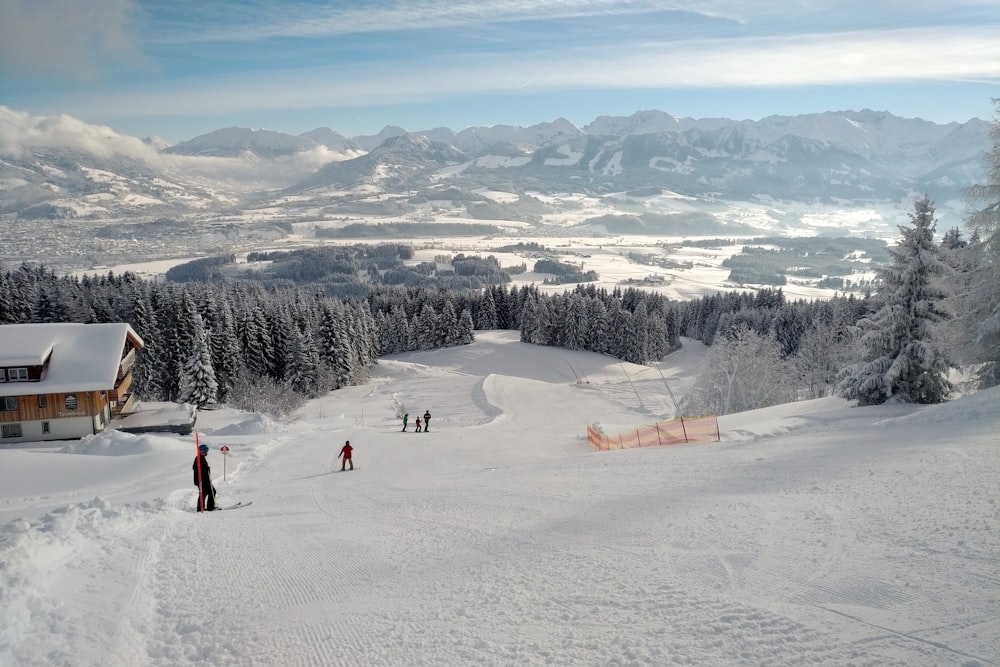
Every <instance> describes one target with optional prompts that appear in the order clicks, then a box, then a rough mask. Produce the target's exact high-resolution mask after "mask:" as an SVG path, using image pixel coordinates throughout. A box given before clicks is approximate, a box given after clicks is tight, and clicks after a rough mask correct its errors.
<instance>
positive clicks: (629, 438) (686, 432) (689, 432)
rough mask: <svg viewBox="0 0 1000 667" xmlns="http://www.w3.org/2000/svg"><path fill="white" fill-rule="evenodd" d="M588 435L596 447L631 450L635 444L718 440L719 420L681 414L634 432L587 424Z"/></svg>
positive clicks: (712, 416) (649, 445) (640, 445)
mask: <svg viewBox="0 0 1000 667" xmlns="http://www.w3.org/2000/svg"><path fill="white" fill-rule="evenodd" d="M587 438H588V439H589V440H590V444H592V445H593V446H594V448H596V449H601V450H606V449H631V448H632V447H658V446H660V445H677V444H681V443H687V442H718V441H719V420H718V419H716V418H715V415H710V416H708V417H680V418H678V419H672V420H670V421H668V422H657V423H655V424H650V425H649V426H641V427H639V428H637V429H636V430H634V431H628V432H626V433H619V434H618V435H605V434H604V433H600V432H598V431H595V430H594V428H593V427H592V426H590V425H589V424H588V425H587Z"/></svg>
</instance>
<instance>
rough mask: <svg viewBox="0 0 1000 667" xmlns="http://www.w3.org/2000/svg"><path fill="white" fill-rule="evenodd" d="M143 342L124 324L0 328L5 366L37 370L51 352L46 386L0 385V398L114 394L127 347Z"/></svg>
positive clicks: (1, 363)
mask: <svg viewBox="0 0 1000 667" xmlns="http://www.w3.org/2000/svg"><path fill="white" fill-rule="evenodd" d="M129 338H131V339H132V340H133V343H134V344H135V345H136V347H139V348H141V347H142V346H143V342H142V338H140V337H139V334H137V333H136V332H135V330H134V329H132V327H130V326H129V325H128V324H125V323H111V324H79V323H69V322H59V323H53V324H5V325H2V326H0V366H4V367H8V368H9V367H17V366H37V365H40V364H41V363H42V362H44V360H45V358H46V356H47V355H48V353H49V351H50V350H51V352H52V356H51V359H50V361H49V368H48V372H47V373H46V375H45V378H44V379H43V380H42V381H41V382H0V397H3V396H23V395H25V394H63V393H70V392H74V391H95V390H106V389H114V387H115V380H117V378H118V366H119V365H120V363H121V359H122V350H124V349H125V342H126V341H127V340H128V339H129Z"/></svg>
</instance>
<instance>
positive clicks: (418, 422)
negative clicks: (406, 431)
mask: <svg viewBox="0 0 1000 667" xmlns="http://www.w3.org/2000/svg"><path fill="white" fill-rule="evenodd" d="M417 433H420V417H417Z"/></svg>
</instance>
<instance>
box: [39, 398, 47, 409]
mask: <svg viewBox="0 0 1000 667" xmlns="http://www.w3.org/2000/svg"><path fill="white" fill-rule="evenodd" d="M38 407H40V408H47V407H49V399H48V397H47V396H45V395H42V396H39V397H38Z"/></svg>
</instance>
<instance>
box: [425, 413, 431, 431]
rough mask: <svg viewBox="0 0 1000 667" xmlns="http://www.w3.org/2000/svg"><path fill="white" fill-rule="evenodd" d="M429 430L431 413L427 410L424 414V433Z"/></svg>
mask: <svg viewBox="0 0 1000 667" xmlns="http://www.w3.org/2000/svg"><path fill="white" fill-rule="evenodd" d="M429 430H431V411H430V410H428V411H426V412H425V413H424V433H427V431H429Z"/></svg>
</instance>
